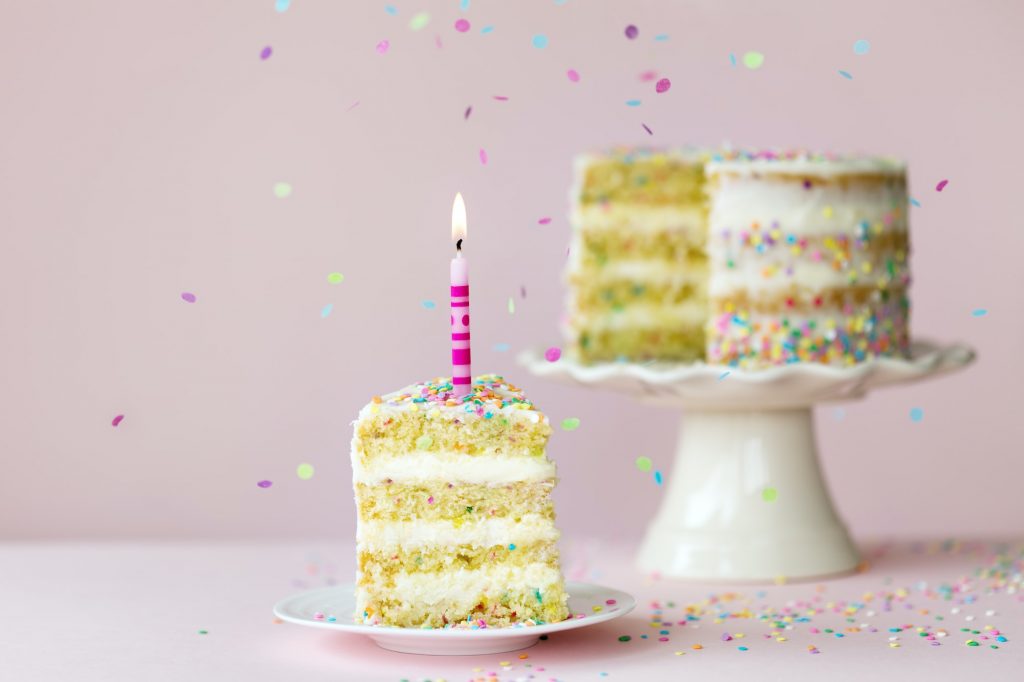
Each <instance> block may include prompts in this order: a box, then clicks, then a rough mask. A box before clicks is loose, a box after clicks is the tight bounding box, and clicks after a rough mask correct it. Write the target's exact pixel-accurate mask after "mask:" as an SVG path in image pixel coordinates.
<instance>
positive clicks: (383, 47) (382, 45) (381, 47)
mask: <svg viewBox="0 0 1024 682" xmlns="http://www.w3.org/2000/svg"><path fill="white" fill-rule="evenodd" d="M389 47H391V43H389V42H388V41H386V40H382V41H380V42H379V43H377V54H384V53H385V52H387V51H388V48H389Z"/></svg>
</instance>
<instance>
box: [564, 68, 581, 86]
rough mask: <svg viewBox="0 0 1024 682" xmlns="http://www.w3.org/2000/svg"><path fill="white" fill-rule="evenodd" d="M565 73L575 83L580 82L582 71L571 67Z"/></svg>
mask: <svg viewBox="0 0 1024 682" xmlns="http://www.w3.org/2000/svg"><path fill="white" fill-rule="evenodd" d="M565 75H566V76H568V78H569V80H571V81H572V82H573V83H579V82H580V72H579V71H577V70H576V69H569V70H568V71H566V72H565Z"/></svg>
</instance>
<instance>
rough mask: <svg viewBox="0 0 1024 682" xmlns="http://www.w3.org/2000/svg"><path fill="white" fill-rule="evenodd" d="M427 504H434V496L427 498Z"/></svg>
mask: <svg viewBox="0 0 1024 682" xmlns="http://www.w3.org/2000/svg"><path fill="white" fill-rule="evenodd" d="M427 504H434V496H433V495H431V496H430V497H428V498H427Z"/></svg>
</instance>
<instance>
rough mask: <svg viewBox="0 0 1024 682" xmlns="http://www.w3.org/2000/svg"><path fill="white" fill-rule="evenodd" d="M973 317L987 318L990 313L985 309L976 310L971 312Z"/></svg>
mask: <svg viewBox="0 0 1024 682" xmlns="http://www.w3.org/2000/svg"><path fill="white" fill-rule="evenodd" d="M971 315H972V316H973V317H985V316H986V315H988V311H987V310H985V309H984V308H975V309H974V310H972V311H971Z"/></svg>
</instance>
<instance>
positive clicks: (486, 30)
mask: <svg viewBox="0 0 1024 682" xmlns="http://www.w3.org/2000/svg"><path fill="white" fill-rule="evenodd" d="M493 30H494V27H493V26H484V27H483V28H482V29H480V35H487V34H488V33H490V32H492V31H493Z"/></svg>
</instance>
